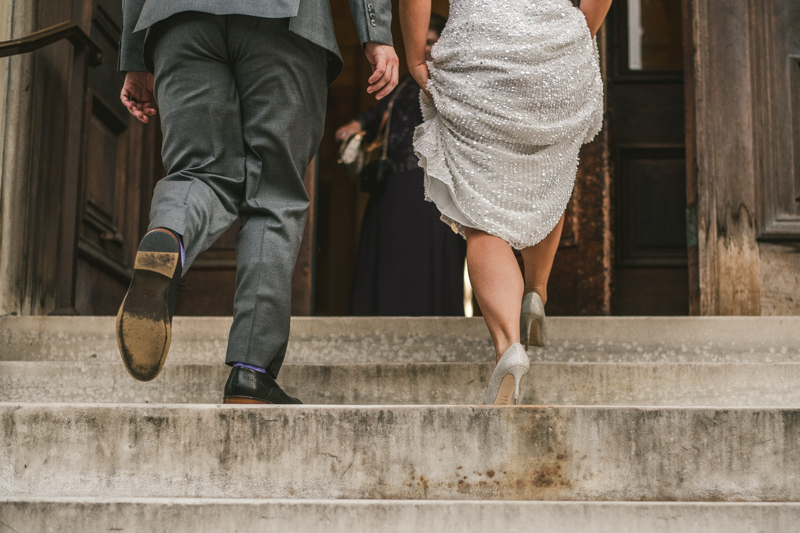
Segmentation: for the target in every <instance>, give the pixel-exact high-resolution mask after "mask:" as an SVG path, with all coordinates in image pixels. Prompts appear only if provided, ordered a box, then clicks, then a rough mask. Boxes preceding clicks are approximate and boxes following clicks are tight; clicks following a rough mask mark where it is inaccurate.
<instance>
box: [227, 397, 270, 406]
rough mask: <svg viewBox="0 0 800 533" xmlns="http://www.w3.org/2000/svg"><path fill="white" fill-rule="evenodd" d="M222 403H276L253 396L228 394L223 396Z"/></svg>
mask: <svg viewBox="0 0 800 533" xmlns="http://www.w3.org/2000/svg"><path fill="white" fill-rule="evenodd" d="M222 403H235V404H266V405H275V404H273V403H272V402H267V401H264V400H259V399H258V398H251V397H249V396H228V397H226V398H223V400H222Z"/></svg>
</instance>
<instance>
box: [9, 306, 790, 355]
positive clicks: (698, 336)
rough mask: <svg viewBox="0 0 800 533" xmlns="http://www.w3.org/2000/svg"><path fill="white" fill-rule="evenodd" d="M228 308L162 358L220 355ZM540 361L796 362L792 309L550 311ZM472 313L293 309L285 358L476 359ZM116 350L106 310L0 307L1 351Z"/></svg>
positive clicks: (477, 322)
mask: <svg viewBox="0 0 800 533" xmlns="http://www.w3.org/2000/svg"><path fill="white" fill-rule="evenodd" d="M229 328H230V319H227V318H188V317H177V318H176V319H175V324H174V336H173V342H172V348H171V350H170V357H169V362H168V363H167V364H169V363H170V362H171V363H220V362H222V361H223V359H224V355H225V344H226V339H227V335H228V330H229ZM548 329H549V333H550V339H549V342H548V346H547V347H546V348H543V349H531V351H530V354H531V357H532V358H534V359H535V360H537V361H548V362H573V361H574V362H754V363H763V362H768V363H769V362H800V335H797V332H798V331H800V317H585V318H584V317H581V318H578V317H570V318H562V317H553V318H551V319H548ZM492 357H493V350H492V346H491V340H490V338H489V334H488V331H487V329H486V326H485V324H484V322H483V319H481V318H444V317H425V318H359V317H352V318H293V319H292V336H291V338H290V341H289V348H288V353H287V361H288V362H291V363H326V364H330V363H383V362H394V363H413V362H485V361H491V360H492ZM118 358H119V355H118V351H117V343H116V339H115V338H114V317H14V316H6V317H0V360H4V361H36V360H54V361H106V362H113V361H117V360H118Z"/></svg>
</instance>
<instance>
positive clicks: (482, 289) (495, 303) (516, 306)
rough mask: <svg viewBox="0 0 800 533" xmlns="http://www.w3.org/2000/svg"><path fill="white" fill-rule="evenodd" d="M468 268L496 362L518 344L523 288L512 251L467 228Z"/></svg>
mask: <svg viewBox="0 0 800 533" xmlns="http://www.w3.org/2000/svg"><path fill="white" fill-rule="evenodd" d="M466 234H467V267H468V269H469V279H470V282H471V283H472V290H473V291H474V292H475V298H476V299H477V300H478V305H480V306H481V312H482V313H483V318H484V319H485V320H486V326H487V327H488V328H489V332H490V333H491V335H492V341H493V342H494V348H495V351H496V352H497V359H498V360H499V359H500V357H501V356H502V355H503V353H504V352H505V351H506V350H507V349H508V348H509V347H510V346H511V345H512V344H514V343H517V342H519V311H520V302H521V301H522V291H523V288H524V285H523V281H522V274H521V272H520V271H519V265H518V264H517V260H516V258H515V257H514V252H513V251H512V250H511V247H510V246H509V245H508V243H507V242H505V241H504V240H503V239H500V238H499V237H495V236H493V235H489V234H488V233H486V232H484V231H480V230H476V229H472V228H466Z"/></svg>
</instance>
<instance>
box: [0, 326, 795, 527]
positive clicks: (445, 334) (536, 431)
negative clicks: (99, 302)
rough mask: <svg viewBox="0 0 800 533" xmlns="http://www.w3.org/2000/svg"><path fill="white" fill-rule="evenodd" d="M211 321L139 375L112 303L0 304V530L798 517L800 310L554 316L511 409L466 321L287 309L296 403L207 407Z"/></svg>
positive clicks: (215, 339)
mask: <svg viewBox="0 0 800 533" xmlns="http://www.w3.org/2000/svg"><path fill="white" fill-rule="evenodd" d="M229 327H230V320H229V319H221V318H191V319H190V318H176V320H175V326H174V339H173V345H172V350H171V354H170V357H169V360H168V362H167V365H166V367H165V369H164V371H163V373H162V374H161V375H160V376H159V377H158V378H157V379H156V380H155V381H153V382H151V383H138V382H135V381H134V380H133V379H132V378H130V377H129V376H128V375H127V373H126V372H125V370H124V369H123V367H122V365H121V364H120V362H119V361H118V359H119V355H118V353H117V347H116V340H115V338H114V336H113V331H114V319H113V318H111V317H102V318H100V317H98V318H92V317H80V318H61V317H59V318H55V317H0V423H2V439H1V440H0V532H3V533H4V532H5V531H20V532H21V531H26V532H27V531H165V532H166V531H169V532H182V531H192V532H220V531H262V530H265V531H292V532H306V531H320V532H322V531H324V532H325V533H334V532H347V533H353V532H361V531H370V532H371V531H375V532H413V533H420V532H427V531H431V532H434V531H435V532H464V531H469V532H472V531H476V532H477V531H495V530H496V531H503V530H509V531H512V530H516V531H537V532H551V531H552V532H586V533H599V532H609V533H610V532H614V533H619V532H637V533H638V532H651V531H655V532H662V531H681V532H712V533H715V532H721V533H723V532H724V533H732V532H738V531H742V532H745V531H746V532H748V533H749V532H796V531H800V504H799V503H793V502H800V318H787V317H783V318H744V317H727V318H553V319H551V320H550V322H549V332H550V342H549V345H548V347H546V348H543V349H531V351H530V352H529V353H530V355H531V359H532V365H531V371H530V373H529V375H528V379H527V380H526V382H525V385H524V392H523V400H524V403H526V404H531V405H527V406H523V407H512V408H494V407H486V406H480V405H477V404H478V403H479V401H480V399H481V397H482V393H483V388H484V387H485V384H486V383H487V380H488V378H489V376H490V375H491V371H492V366H493V365H492V364H491V361H492V358H493V351H492V347H491V342H490V339H489V336H488V332H487V330H486V328H485V326H484V324H483V321H482V320H481V319H463V318H462V319H457V318H421V319H400V318H398V319H375V318H297V319H293V322H292V338H291V340H290V344H289V349H288V354H287V361H288V363H287V364H286V365H285V366H284V369H283V370H282V372H281V376H280V377H279V381H280V382H281V383H282V385H283V386H284V388H285V389H286V390H287V392H289V393H290V394H295V395H297V396H298V397H300V398H301V399H302V400H303V401H304V402H306V405H302V406H284V407H281V406H274V407H249V406H223V405H220V404H219V402H221V396H222V386H223V384H224V381H225V379H226V378H227V373H228V369H227V367H225V366H224V364H223V357H224V356H223V354H224V351H225V341H226V336H227V331H228V328H229Z"/></svg>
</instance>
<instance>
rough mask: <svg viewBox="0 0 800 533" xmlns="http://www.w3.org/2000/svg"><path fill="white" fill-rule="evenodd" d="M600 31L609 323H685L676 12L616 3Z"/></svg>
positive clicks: (668, 4) (662, 2) (636, 1)
mask: <svg viewBox="0 0 800 533" xmlns="http://www.w3.org/2000/svg"><path fill="white" fill-rule="evenodd" d="M608 22H609V30H610V31H609V40H610V46H609V55H608V60H609V61H608V64H609V71H610V75H609V78H608V104H609V116H610V124H611V136H612V147H611V150H612V153H613V161H614V178H613V179H614V193H615V199H614V207H615V211H616V215H615V217H614V218H615V230H614V239H615V254H616V255H615V261H614V274H613V283H612V302H611V308H612V313H614V314H621V315H682V314H688V312H689V303H688V301H689V284H688V259H687V255H688V254H687V243H686V159H685V158H686V155H685V109H684V86H683V74H682V71H681V64H682V61H681V58H682V31H681V27H682V20H681V5H680V2H675V1H674V0H621V1H619V2H614V4H613V6H612V10H611V12H610V14H609V20H608Z"/></svg>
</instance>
